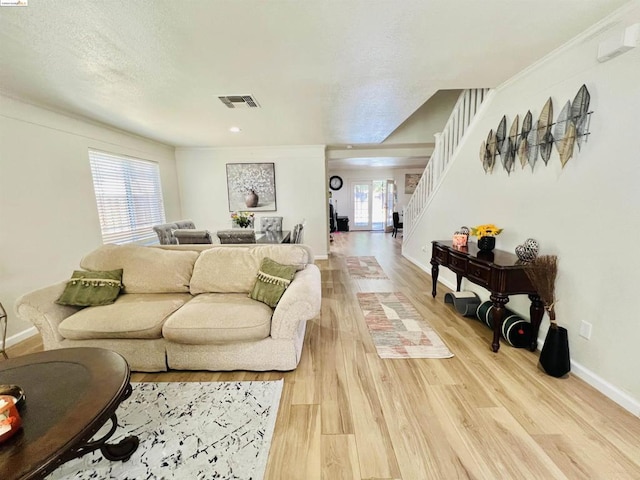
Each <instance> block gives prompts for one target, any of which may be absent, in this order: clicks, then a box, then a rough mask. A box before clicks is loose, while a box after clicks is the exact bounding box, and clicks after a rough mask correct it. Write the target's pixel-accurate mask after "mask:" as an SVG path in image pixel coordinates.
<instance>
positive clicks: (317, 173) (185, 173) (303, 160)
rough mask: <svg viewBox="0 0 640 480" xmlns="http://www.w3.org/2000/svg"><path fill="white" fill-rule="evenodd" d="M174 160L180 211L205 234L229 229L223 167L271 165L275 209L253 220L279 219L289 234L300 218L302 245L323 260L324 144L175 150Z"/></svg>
mask: <svg viewBox="0 0 640 480" xmlns="http://www.w3.org/2000/svg"><path fill="white" fill-rule="evenodd" d="M176 162H177V169H178V181H179V182H180V187H181V188H180V191H181V195H182V211H183V212H184V215H185V216H186V217H189V218H192V219H193V220H194V221H195V223H196V226H197V227H198V228H206V229H208V230H210V231H211V232H215V231H217V230H224V229H228V228H231V218H230V212H229V203H228V199H227V173H226V164H227V163H242V162H245V163H251V162H273V163H275V175H276V201H277V211H276V212H256V218H259V217H260V216H270V215H277V216H282V217H283V229H285V230H292V229H293V226H294V225H295V224H296V223H299V222H301V221H302V220H303V219H305V220H306V227H305V233H304V243H305V244H307V245H309V246H310V247H311V248H312V249H313V252H314V254H315V255H316V258H327V255H328V253H329V241H328V228H329V227H328V222H329V214H328V208H329V207H328V203H327V191H326V188H325V185H326V183H325V178H326V167H325V154H324V146H315V145H314V146H301V147H247V148H179V149H177V150H176ZM256 227H258V225H257V224H256Z"/></svg>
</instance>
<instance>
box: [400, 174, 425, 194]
mask: <svg viewBox="0 0 640 480" xmlns="http://www.w3.org/2000/svg"><path fill="white" fill-rule="evenodd" d="M421 177H422V174H421V173H405V174H404V193H405V194H413V192H415V191H416V187H417V186H418V182H419V181H420V178H421Z"/></svg>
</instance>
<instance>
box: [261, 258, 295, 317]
mask: <svg viewBox="0 0 640 480" xmlns="http://www.w3.org/2000/svg"><path fill="white" fill-rule="evenodd" d="M295 274H296V266H295V265H282V264H281V263H278V262H276V261H274V260H271V259H270V258H268V257H265V258H264V259H263V260H262V264H261V265H260V270H258V275H257V278H256V283H255V285H254V286H253V290H252V291H251V293H250V294H249V296H250V297H251V298H253V299H254V300H258V301H259V302H262V303H266V304H267V305H269V306H270V307H271V308H275V307H276V305H277V304H278V302H279V301H280V297H282V294H283V293H284V291H285V290H286V289H287V287H288V286H289V284H290V283H291V280H293V276H294V275H295Z"/></svg>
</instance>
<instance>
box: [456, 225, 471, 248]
mask: <svg viewBox="0 0 640 480" xmlns="http://www.w3.org/2000/svg"><path fill="white" fill-rule="evenodd" d="M468 240H469V227H460V230H457V231H456V232H455V233H454V234H453V246H454V247H466V246H467V242H468Z"/></svg>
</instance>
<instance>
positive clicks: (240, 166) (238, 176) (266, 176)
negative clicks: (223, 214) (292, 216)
mask: <svg viewBox="0 0 640 480" xmlns="http://www.w3.org/2000/svg"><path fill="white" fill-rule="evenodd" d="M227 195H228V197H229V211H230V212H237V211H249V212H275V211H276V210H277V207H276V175H275V164H273V163H227Z"/></svg>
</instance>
